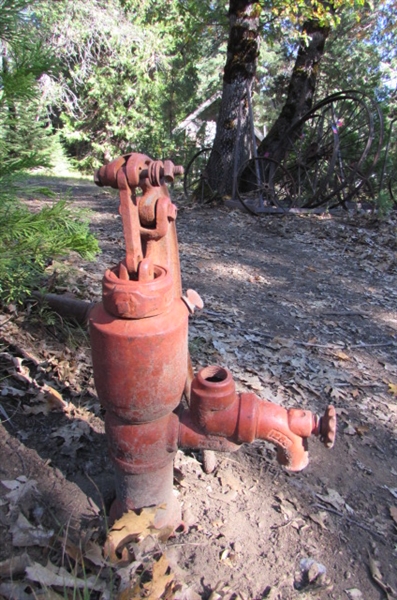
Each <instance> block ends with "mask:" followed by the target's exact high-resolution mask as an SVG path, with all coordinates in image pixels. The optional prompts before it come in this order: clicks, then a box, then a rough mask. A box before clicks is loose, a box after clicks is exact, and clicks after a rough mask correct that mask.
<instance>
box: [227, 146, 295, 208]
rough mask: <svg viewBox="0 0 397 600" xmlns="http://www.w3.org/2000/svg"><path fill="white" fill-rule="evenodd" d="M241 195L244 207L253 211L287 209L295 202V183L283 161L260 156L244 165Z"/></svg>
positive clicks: (238, 179) (241, 175) (239, 187)
mask: <svg viewBox="0 0 397 600" xmlns="http://www.w3.org/2000/svg"><path fill="white" fill-rule="evenodd" d="M237 195H238V198H239V200H240V202H241V204H242V205H243V206H244V208H245V209H246V210H247V211H248V212H249V213H251V214H253V215H258V214H260V213H261V212H265V211H266V208H267V207H277V208H280V209H282V210H284V211H286V210H289V209H290V208H292V206H293V205H294V200H295V184H294V180H293V178H292V176H291V174H290V173H289V172H288V171H287V169H286V168H285V167H283V166H282V165H280V163H279V162H277V161H276V160H273V159H272V158H267V157H264V156H258V157H257V158H251V159H250V160H247V161H246V162H245V163H243V164H242V166H241V167H240V170H239V172H238V175H237Z"/></svg>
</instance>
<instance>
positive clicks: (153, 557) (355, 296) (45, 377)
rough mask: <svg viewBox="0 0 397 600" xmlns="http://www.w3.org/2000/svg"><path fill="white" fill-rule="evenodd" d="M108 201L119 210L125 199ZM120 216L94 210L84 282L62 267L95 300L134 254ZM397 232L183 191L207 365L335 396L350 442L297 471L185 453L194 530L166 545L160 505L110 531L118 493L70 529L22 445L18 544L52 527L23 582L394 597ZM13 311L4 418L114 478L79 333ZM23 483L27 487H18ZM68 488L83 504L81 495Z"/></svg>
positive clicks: (36, 440)
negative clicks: (210, 201) (157, 521)
mask: <svg viewBox="0 0 397 600" xmlns="http://www.w3.org/2000/svg"><path fill="white" fill-rule="evenodd" d="M92 189H94V192H97V190H95V188H89V191H87V189H86V188H85V187H84V186H82V188H81V189H80V190H76V196H77V197H80V198H81V199H80V200H79V202H83V203H84V202H86V203H90V204H92V198H93V197H94V196H93V195H92ZM95 198H96V196H95ZM106 201H107V202H109V198H108V197H107V198H106ZM101 210H102V207H101ZM109 210H111V211H114V212H115V213H116V211H117V201H116V200H114V201H113V204H112V205H111V206H109ZM106 219H108V213H107V212H103V210H102V212H98V213H97V216H96V217H95V219H94V222H93V227H94V229H95V228H97V230H98V232H99V234H100V236H101V240H102V241H101V243H102V247H103V255H102V256H101V257H100V259H99V261H98V262H97V263H95V264H87V263H83V262H82V261H80V260H79V259H77V257H75V258H74V259H72V260H71V261H68V265H67V268H66V269H64V272H65V274H66V276H67V277H69V281H66V280H63V281H62V282H61V281H59V283H58V284H57V280H56V277H55V279H54V281H55V290H54V291H55V292H57V291H58V290H59V291H64V289H69V290H70V289H73V290H74V292H75V293H77V294H78V295H79V296H80V297H82V298H86V299H93V298H94V299H98V298H99V297H100V279H101V275H100V272H103V270H104V268H105V266H106V267H107V266H109V265H110V264H114V263H115V262H117V260H119V258H120V256H119V252H120V250H119V248H115V247H114V243H113V242H111V241H110V242H108V239H109V240H111V239H114V236H115V235H116V233H115V232H116V231H117V232H118V229H119V227H120V222H119V220H118V218H116V219H115V220H114V221H113V222H112V226H111V229H110V230H108V229H107V228H108V227H109V221H108V220H106ZM356 221H357V222H356ZM192 231H194V242H193V243H192V242H191V240H192V236H191V232H192ZM395 233H396V227H395V223H394V222H393V220H391V221H390V223H389V224H386V223H382V222H376V221H371V219H367V220H366V219H365V217H361V222H360V219H358V218H357V219H356V218H353V217H350V216H348V215H345V216H343V215H342V216H336V217H332V218H331V217H329V218H325V219H320V218H318V217H316V216H311V217H309V216H306V217H289V216H288V217H285V218H283V219H278V218H276V219H274V218H272V217H270V218H265V219H253V218H251V217H249V216H248V215H244V214H242V213H240V212H239V211H235V210H230V209H223V208H220V209H211V210H209V209H201V208H192V209H190V208H189V207H186V206H184V205H183V203H182V204H181V210H180V214H179V217H178V234H179V238H180V240H181V242H180V250H181V258H182V260H181V262H182V276H183V280H184V287H192V288H195V289H197V291H199V293H200V294H201V296H202V297H203V299H204V302H205V308H204V310H203V311H202V312H201V313H196V315H195V316H194V317H193V318H192V319H191V321H190V338H189V344H190V350H191V353H192V357H193V361H194V364H195V368H196V369H197V368H199V367H200V366H204V365H206V364H212V363H214V362H215V363H220V364H223V365H225V366H227V367H228V368H229V369H230V370H231V372H232V374H233V376H234V378H235V381H236V386H237V388H238V390H239V391H253V392H255V393H257V394H258V395H260V396H261V397H263V398H266V399H267V400H270V401H272V402H275V403H277V404H282V405H283V406H294V405H299V406H302V407H305V408H308V409H311V410H318V411H319V412H320V413H321V411H322V410H323V409H324V407H325V406H326V405H327V404H328V403H329V402H330V401H332V402H333V403H335V404H336V407H337V411H338V413H339V416H340V423H341V425H340V427H339V438H338V442H337V446H336V447H335V449H334V451H331V452H330V453H325V452H323V451H321V449H319V448H318V446H317V445H316V442H313V443H312V442H310V453H311V464H310V466H309V468H308V469H307V471H305V472H303V473H302V474H294V475H290V474H288V473H285V472H283V471H282V470H281V468H280V467H279V466H278V465H277V464H276V463H275V459H274V450H273V448H272V447H271V446H270V445H268V444H267V443H262V442H255V444H253V445H252V446H249V447H246V448H243V449H242V450H241V451H239V452H238V453H237V454H235V455H222V456H220V455H218V459H217V465H216V467H215V469H214V472H213V473H212V474H205V473H203V471H202V468H201V464H200V454H199V453H193V454H192V455H189V454H182V453H180V452H178V455H177V459H176V463H177V469H178V471H177V472H178V473H179V475H178V478H177V479H176V481H175V485H176V490H175V491H176V493H177V494H178V496H179V500H180V501H181V503H182V506H183V511H184V515H186V517H188V518H187V519H186V520H187V521H188V522H189V526H190V530H189V533H187V534H184V535H177V536H176V537H171V538H169V539H168V541H167V540H166V538H167V537H168V535H169V532H165V533H164V537H163V538H162V537H161V535H160V538H159V536H158V535H157V532H154V531H153V528H152V525H151V523H152V521H151V518H152V516H153V515H151V516H150V518H149V516H148V514H146V513H145V511H143V512H142V513H141V514H135V513H133V516H132V515H130V517H129V518H130V519H131V523H132V524H131V523H130V524H129V525H128V523H127V524H126V525H123V526H122V527H121V528H120V529H119V530H117V529H116V530H115V531H113V533H111V532H112V530H110V531H109V532H106V529H104V527H103V520H101V519H99V520H98V516H97V515H99V514H102V519H103V509H102V508H101V502H103V503H105V504H106V503H107V502H108V500H106V499H105V498H102V499H101V498H100V497H99V498H98V494H97V493H96V494H95V493H92V492H91V495H92V496H95V497H96V502H97V504H98V506H99V510H98V509H96V508H95V509H94V513H93V514H94V515H95V516H94V522H93V525H89V524H87V522H84V520H82V521H81V523H84V524H83V525H82V526H81V527H82V529H81V530H79V528H78V526H77V522H76V521H75V520H73V519H72V521H70V522H68V521H66V522H63V524H62V525H60V523H59V517H58V518H55V520H54V519H53V517H52V515H53V516H54V517H56V514H57V512H59V507H58V510H57V507H56V506H54V505H53V504H50V505H48V504H46V503H47V502H48V498H47V497H46V495H45V494H42V493H41V492H42V490H41V485H42V483H41V480H40V477H38V476H37V475H36V473H35V475H34V478H33V477H32V476H31V474H30V471H29V470H28V471H26V468H27V467H29V465H31V460H32V458H31V456H30V455H29V458H28V457H27V455H25V450H24V446H23V445H19V446H18V447H16V452H15V451H14V457H13V460H14V461H15V462H14V463H13V464H15V465H18V466H17V467H14V468H15V469H16V470H15V472H10V474H9V475H11V476H7V472H6V471H4V475H5V476H3V477H2V481H4V482H13V483H12V484H11V487H7V485H3V490H4V493H3V494H2V498H1V499H2V502H1V505H0V510H1V511H2V515H3V516H1V515H0V524H1V523H3V527H4V528H5V531H6V532H8V535H9V545H8V546H7V545H6V546H5V548H7V547H8V548H9V552H11V553H13V552H14V550H12V540H13V532H14V535H17V534H18V535H20V534H19V533H18V530H19V531H23V530H24V531H25V532H26V535H27V536H28V537H29V536H30V535H32V536H33V538H31V539H35V538H34V535H37V540H36V541H37V545H36V546H28V545H26V546H25V547H26V548H27V550H28V552H29V555H28V556H30V558H29V560H27V559H24V558H23V557H25V556H26V553H23V554H20V555H18V556H17V557H8V558H7V557H6V555H5V554H4V552H3V558H4V560H3V563H1V564H4V569H7V568H9V569H10V573H11V572H13V574H14V575H15V576H16V577H17V578H18V577H21V571H23V569H22V566H23V565H25V567H24V570H25V579H26V580H28V577H29V581H30V586H32V587H33V588H35V590H36V592H35V593H36V594H37V595H40V593H41V594H42V593H43V591H44V595H45V593H47V597H50V594H54V597H56V596H57V591H58V592H59V591H60V590H61V586H63V589H65V588H67V587H68V586H69V584H70V589H71V590H72V589H80V590H83V589H87V590H89V593H90V595H91V597H92V598H97V597H98V598H99V597H101V598H107V597H114V598H120V599H122V600H124V598H125V599H127V598H140V597H150V598H170V599H171V598H181V599H182V598H185V600H188V599H189V598H193V599H194V600H196V599H197V598H199V597H211V598H212V597H213V598H225V599H227V598H230V599H231V598H235V599H236V598H242V599H244V598H256V597H258V598H259V597H269V598H270V597H272V598H280V599H281V598H286V599H289V598H298V597H303V596H302V594H309V596H310V597H311V594H319V593H320V597H324V598H328V597H329V598H336V599H339V598H341V597H342V596H343V595H346V597H351V598H359V597H363V598H366V599H367V598H369V599H371V598H377V597H378V596H377V595H376V594H377V593H378V592H379V591H380V592H381V593H384V594H385V595H387V594H389V596H390V594H392V593H393V592H394V589H395V587H396V579H395V573H394V572H393V571H390V568H389V565H390V564H393V561H394V560H395V556H394V552H395V550H394V548H395V547H396V539H397V538H396V526H395V522H396V520H395V514H396V513H395V507H394V505H393V504H390V502H388V501H387V500H386V495H385V489H386V490H387V491H388V494H389V498H390V499H391V502H392V501H393V491H394V489H396V483H397V480H396V471H393V467H392V463H391V461H392V459H393V457H394V456H395V455H396V448H395V445H393V439H394V437H393V436H395V433H396V429H397V414H396V411H395V410H394V407H395V403H394V396H395V386H396V385H397V369H396V366H395V365H396V359H395V358H396V351H395V349H396V325H395V324H396V323H397V320H396V317H395V302H396V299H397V294H396V292H395V289H396V286H395V282H396V262H395V258H394V255H395V251H396V242H395V240H396V235H395ZM117 235H118V233H117ZM117 239H118V238H117ZM381 240H382V244H381V243H380V241H381ZM346 244H347V246H346ZM345 246H346V247H347V248H348V251H346V252H343V251H342V250H341V249H343V248H344V247H345ZM369 248H370V252H367V250H368V249H369ZM57 285H58V290H57ZM11 314H12V315H13V316H12V318H11V319H9V317H8V316H7V314H5V315H4V318H3V319H2V320H1V324H2V325H3V326H2V335H3V338H2V342H1V343H2V345H1V348H0V349H1V350H2V351H1V353H0V368H1V370H2V375H3V379H2V381H1V382H0V386H1V392H0V393H1V396H0V405H1V408H2V410H1V415H2V417H1V418H2V420H3V417H4V420H3V422H2V427H6V428H8V430H9V432H10V434H13V435H17V437H18V438H19V439H20V440H21V443H22V444H23V443H24V442H25V440H26V441H29V444H30V445H32V447H33V448H37V451H38V452H39V453H41V455H42V456H44V462H43V465H45V467H43V469H49V470H50V471H51V473H54V474H55V475H57V476H58V479H59V478H60V479H59V481H60V485H61V486H62V485H65V484H64V483H62V481H63V480H62V472H64V473H65V475H66V476H67V477H68V478H70V479H72V480H74V479H75V480H76V482H78V485H80V486H81V485H82V478H83V479H84V480H85V481H92V483H93V484H95V486H97V487H98V489H99V490H101V489H103V488H101V483H100V477H102V476H103V474H104V473H105V474H107V473H108V472H109V476H110V475H111V467H110V468H109V466H108V463H107V462H106V461H107V459H106V458H105V457H104V458H102V456H103V455H104V454H105V452H106V450H105V449H104V448H103V446H104V444H103V421H102V415H101V409H100V407H99V404H98V401H97V399H96V396H95V390H94V386H93V379H92V371H91V365H90V357H89V348H88V343H87V341H86V340H84V337H83V338H82V337H79V336H81V335H82V334H81V332H73V331H69V334H70V335H71V336H72V337H70V336H69V338H67V337H66V338H65V333H64V332H61V331H60V330H58V329H57V327H54V326H48V327H47V326H43V324H42V323H40V320H37V319H36V320H35V319H34V315H33V319H32V320H31V322H30V323H29V324H28V327H27V324H26V322H24V317H23V315H22V314H20V315H18V312H17V311H13V312H12V313H11ZM69 334H67V335H69ZM74 336H77V337H74ZM76 339H77V340H79V341H78V342H77V344H76V343H75V340H76ZM374 392H375V393H374ZM5 415H7V416H5ZM44 432H45V433H44ZM3 450H4V447H3ZM24 465H25V466H24ZM57 469H58V471H57ZM32 473H33V470H32ZM21 478H22V479H21ZM23 478H25V479H23ZM97 481H98V483H97ZM24 486H26V487H25V490H26V493H25V494H24V493H23V492H22V490H23V489H24ZM61 489H62V487H61ZM65 489H66V488H65ZM76 489H78V488H76ZM84 489H85V488H84ZM10 493H11V494H13V493H15V496H12V498H11V497H9V498H7V497H6V496H7V494H10ZM18 494H20V496H18ZM85 498H89V496H87V497H85ZM69 501H70V502H71V504H70V506H73V502H74V501H75V498H73V499H70V500H69ZM89 504H90V503H88V504H87V506H89ZM43 506H44V507H45V510H44V509H43V508H42V507H43ZM47 506H50V509H51V512H48V510H47V509H46V507H47ZM11 509H12V510H11ZM43 510H44V512H43ZM73 510H74V509H73ZM18 511H19V512H18ZM54 511H55V512H54ZM76 514H77V515H78V514H80V513H79V511H78V510H77V513H76ZM142 515H143V517H142V521H140V517H141V516H142ZM127 522H128V519H127ZM143 525H144V526H143ZM59 527H61V529H59ZM34 530H36V533H34ZM52 532H55V533H54V534H53V536H52V537H51V536H50V534H52ZM61 532H62V534H61V535H60V533H61ZM46 534H48V536H49V537H48V538H47V540H48V546H47V549H45V547H43V546H42V547H41V548H43V550H44V554H43V550H41V551H39V553H37V552H36V553H35V549H36V550H38V549H39V548H40V546H39V541H40V535H42V536H44V537H45V535H46ZM112 536H113V537H112ZM380 537H383V539H384V540H387V543H386V544H384V543H382V541H381V540H380V539H379V538H380ZM374 539H376V540H377V542H378V544H379V547H378V554H377V555H376V559H375V558H372V559H371V560H373V561H375V562H376V566H377V569H375V568H374V564H375V563H373V562H371V560H370V559H369V556H372V554H369V552H372V551H373V549H372V545H371V543H372V541H373V540H374ZM106 540H107V541H106ZM330 545H331V547H332V551H331V552H330V551H329V548H330ZM109 548H111V550H109ZM14 549H15V547H14ZM336 549H339V550H336ZM21 550H23V548H21ZM40 552H41V554H40ZM338 552H339V554H338ZM339 555H340V556H341V558H340V559H339V558H338V556H339ZM18 557H20V560H19V561H18V560H17V561H15V560H14V564H12V563H11V562H9V561H10V560H12V559H15V558H18ZM110 557H112V559H111V558H110ZM303 559H304V560H307V561H308V562H307V563H305V564H307V565H310V566H309V567H308V573H309V577H308V579H309V580H310V581H309V583H310V585H312V587H311V588H310V585H309V587H306V588H304V589H303V590H298V589H297V588H296V585H295V584H294V581H295V579H294V577H295V575H294V573H296V572H298V571H299V565H301V564H303V563H302V560H303ZM7 561H8V562H7ZM28 563H29V564H28ZM21 565H22V566H21ZM313 565H314V566H313ZM316 565H327V574H326V580H324V581H323V582H322V581H321V577H320V575H321V569H322V567H321V566H320V567H317V566H316ZM371 565H372V568H371ZM27 569H30V570H29V571H28V570H27ZM297 569H298V571H297ZM315 571H316V572H317V575H316V573H315ZM3 573H4V571H3ZM380 574H381V575H382V577H380V576H379V575H380ZM315 575H316V576H315ZM12 576H13V575H11V577H12ZM4 577H5V579H7V577H6V575H4ZM319 577H320V579H318V578H319ZM328 577H329V578H330V580H328ZM317 579H318V581H317V583H316V580H317ZM72 581H74V583H73V585H72ZM82 582H86V583H85V584H84V585H85V587H82V586H83V583H82ZM217 582H219V583H218V584H217ZM379 582H380V583H379ZM16 583H17V582H14V583H13V584H12V585H14V586H15V585H16ZM317 584H321V585H320V586H319V588H318V589H314V588H315V586H316V585H317ZM1 585H2V588H1V589H0V593H1V594H3V596H4V597H13V596H12V594H15V595H17V593H18V594H20V596H18V597H20V598H23V597H24V596H23V594H26V591H25V589H26V585H25V587H23V585H22V587H20V588H18V592H15V591H14V592H12V591H10V590H11V587H10V585H11V584H8V583H7V585H8V586H9V587H8V588H7V589H8V591H7V589H6V588H4V587H3V584H1ZM73 586H74V587H73ZM374 586H375V587H374ZM15 589H16V588H15ZM319 590H320V591H319ZM321 594H322V595H321ZM360 594H361V595H360ZM57 597H59V596H57ZM61 597H63V596H62V593H61ZM390 597H393V596H390Z"/></svg>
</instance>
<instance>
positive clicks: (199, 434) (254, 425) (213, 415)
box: [179, 366, 336, 471]
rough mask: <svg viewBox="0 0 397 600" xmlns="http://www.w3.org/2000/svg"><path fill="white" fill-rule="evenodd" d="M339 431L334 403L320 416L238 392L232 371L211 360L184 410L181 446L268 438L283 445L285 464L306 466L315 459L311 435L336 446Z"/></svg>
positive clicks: (203, 446)
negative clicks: (335, 441) (310, 452)
mask: <svg viewBox="0 0 397 600" xmlns="http://www.w3.org/2000/svg"><path fill="white" fill-rule="evenodd" d="M335 434H336V415H335V408H334V407H333V406H328V407H327V409H326V411H325V414H324V415H323V416H322V417H319V416H317V415H315V414H313V413H312V412H310V411H308V410H302V409H299V408H289V409H286V408H283V407H281V406H278V405H277V404H273V403H272V402H267V401H264V400H262V399H261V398H258V396H256V395H255V394H236V391H235V385H234V381H233V378H232V375H231V373H230V372H229V371H228V370H227V369H225V368H223V367H216V366H210V367H206V368H204V369H202V370H201V371H200V372H199V373H198V374H197V375H196V377H195V378H194V379H193V382H192V388H191V399H190V407H189V410H187V411H186V410H185V411H184V412H183V413H182V414H181V416H180V428H179V446H180V447H190V448H192V447H196V448H200V449H213V450H221V449H223V450H226V449H227V450H229V451H230V450H236V449H237V448H238V447H239V445H240V444H242V443H244V442H248V443H251V442H253V441H254V440H255V439H260V440H266V441H269V442H272V443H273V444H275V445H276V446H277V459H278V462H279V463H280V464H281V465H283V466H284V467H285V468H287V469H288V470H290V471H301V470H302V469H304V468H305V467H306V466H307V464H308V462H309V453H308V443H307V440H308V438H309V437H310V436H311V435H314V436H319V437H320V440H321V441H322V442H323V443H324V445H325V446H326V447H327V448H332V446H333V444H334V440H335ZM226 442H227V443H226Z"/></svg>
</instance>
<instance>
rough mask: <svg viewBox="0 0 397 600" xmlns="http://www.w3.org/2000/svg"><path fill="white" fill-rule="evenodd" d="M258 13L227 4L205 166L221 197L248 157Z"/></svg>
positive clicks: (252, 5)
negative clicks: (237, 166)
mask: <svg viewBox="0 0 397 600" xmlns="http://www.w3.org/2000/svg"><path fill="white" fill-rule="evenodd" d="M260 12H261V7H260V5H259V3H258V2H252V1H247V0H230V4H229V23H230V26H229V40H228V45H227V58H226V65H225V69H224V75H223V90H222V101H221V106H220V110H219V114H218V119H217V128H216V137H215V141H214V145H213V152H212V154H211V156H210V159H209V163H208V166H207V174H208V177H209V181H210V185H211V187H212V188H213V189H216V190H218V191H219V192H220V193H221V194H223V195H225V194H230V193H231V192H232V188H233V172H234V166H235V164H241V163H242V162H243V161H244V159H245V158H246V157H247V156H248V153H249V147H250V122H249V97H250V95H251V90H252V84H253V79H254V76H255V73H256V67H257V61H258V56H259V15H260Z"/></svg>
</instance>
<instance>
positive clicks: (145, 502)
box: [89, 154, 336, 527]
mask: <svg viewBox="0 0 397 600" xmlns="http://www.w3.org/2000/svg"><path fill="white" fill-rule="evenodd" d="M181 171H182V169H181V168H179V167H175V166H174V165H173V164H172V162H171V161H164V163H163V162H161V161H152V160H151V159H150V158H149V157H147V156H145V155H143V154H129V155H126V156H123V157H120V158H118V159H116V160H115V161H113V162H112V163H110V164H109V165H106V166H105V167H102V168H101V169H100V170H99V171H98V172H97V173H96V175H95V181H96V183H97V184H98V185H109V186H111V187H114V188H118V189H119V192H120V214H121V217H122V222H123V231H124V236H125V238H126V255H125V257H124V258H123V259H122V260H121V262H120V263H119V264H118V265H117V266H115V267H112V268H111V269H108V270H107V271H106V273H105V275H104V278H103V300H102V302H101V303H99V304H98V305H96V306H95V307H94V308H93V309H92V310H91V311H90V314H89V324H90V335H91V342H92V344H91V345H92V356H93V368H94V379H95V385H96V389H97V392H98V396H99V399H100V401H101V403H102V405H103V406H104V408H105V409H106V418H105V427H106V434H107V439H108V445H109V452H110V456H111V458H112V461H113V463H114V466H115V472H116V493H117V499H116V501H115V503H114V505H113V508H112V512H111V517H112V518H117V517H118V516H120V515H121V514H122V513H123V512H125V511H127V510H130V509H139V508H143V507H145V506H153V505H157V506H160V505H162V506H163V508H162V509H161V510H160V512H159V514H158V518H157V521H156V525H157V526H159V527H161V526H164V525H171V526H172V527H177V526H178V524H179V522H180V520H181V515H180V509H179V507H178V504H177V502H176V500H175V498H174V496H173V494H172V482H173V459H174V456H175V453H176V451H177V449H178V447H183V448H195V449H211V450H218V451H234V450H237V449H238V448H239V446H240V445H241V444H242V443H250V442H252V441H253V440H255V439H258V438H259V439H264V440H269V441H271V442H273V443H274V444H275V445H276V446H277V448H278V459H279V462H280V463H281V464H283V465H284V466H286V467H287V468H289V469H291V470H300V469H302V468H304V467H305V466H306V465H307V462H308V452H307V438H308V437H309V436H310V435H316V436H320V438H321V439H322V441H323V442H324V443H325V445H326V446H327V447H331V446H332V445H333V440H334V437H335V423H336V422H335V411H334V409H333V407H328V409H327V411H326V414H325V415H324V417H322V418H319V417H317V416H316V415H314V414H312V413H311V412H310V411H306V410H301V409H288V410H287V409H284V408H282V407H280V406H278V405H275V404H272V403H271V402H266V401H263V400H261V399H260V398H258V397H257V396H255V395H254V394H237V393H236V391H235V385H234V382H233V379H232V376H231V374H230V372H229V371H228V370H227V369H225V368H222V367H217V366H210V367H206V368H205V369H203V370H201V371H200V372H199V373H198V374H197V375H196V376H195V377H193V373H192V369H191V363H190V359H189V354H188V343H187V339H188V317H189V314H191V313H192V312H193V311H194V310H195V308H201V307H202V306H203V303H202V300H201V298H200V297H199V295H198V294H197V292H195V291H194V290H188V291H187V292H186V294H185V295H184V296H183V295H182V286H181V275H180V268H179V255H178V244H177V237H176V229H175V218H176V208H175V206H174V205H173V204H172V202H171V200H170V197H169V194H168V190H167V186H166V181H172V179H173V177H174V175H175V174H178V173H181ZM137 188H140V189H141V190H142V195H141V196H137V193H136V190H137ZM184 395H185V397H186V399H187V400H188V408H186V407H184V406H183V405H182V403H181V400H182V397H183V396H184Z"/></svg>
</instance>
